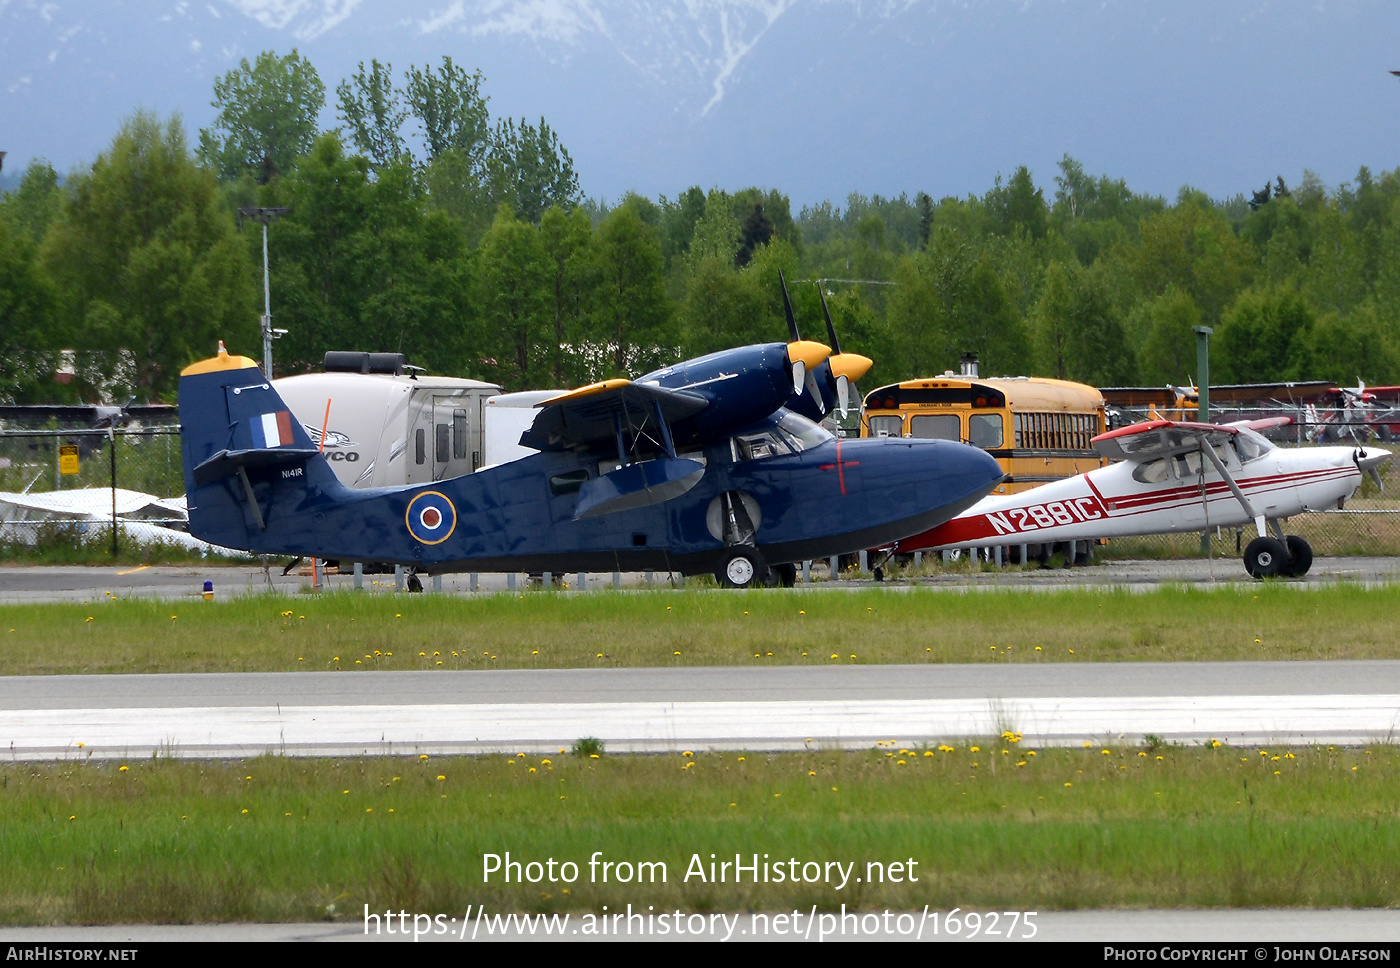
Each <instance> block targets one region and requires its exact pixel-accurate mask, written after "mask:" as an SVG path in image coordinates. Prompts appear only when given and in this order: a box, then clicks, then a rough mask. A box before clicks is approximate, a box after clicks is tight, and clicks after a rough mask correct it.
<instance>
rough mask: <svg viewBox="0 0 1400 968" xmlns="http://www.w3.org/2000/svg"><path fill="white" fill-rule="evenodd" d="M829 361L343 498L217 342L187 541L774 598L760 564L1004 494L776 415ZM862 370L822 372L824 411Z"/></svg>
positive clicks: (582, 404)
mask: <svg viewBox="0 0 1400 968" xmlns="http://www.w3.org/2000/svg"><path fill="white" fill-rule="evenodd" d="M830 352H831V351H830V349H829V348H828V347H827V346H825V345H823V344H820V343H814V342H808V341H803V340H793V341H792V342H790V343H786V344H784V343H768V344H760V345H756V346H746V347H740V348H737V349H730V350H725V351H722V352H719V353H713V354H710V355H708V356H703V357H700V358H698V359H693V360H689V361H686V362H684V363H680V364H677V365H675V366H669V367H666V368H664V369H661V370H657V371H655V372H653V373H649V374H646V375H645V376H642V377H640V378H638V379H636V380H622V379H618V380H608V381H605V382H602V383H596V384H592V385H590V386H586V387H582V388H580V389H577V390H573V391H570V392H567V393H564V394H561V395H559V396H555V397H553V398H551V399H548V400H545V401H543V402H542V403H541V404H539V407H538V409H539V414H538V416H536V418H535V420H534V422H533V424H532V425H531V427H530V429H529V430H528V431H526V432H525V433H524V434H523V435H522V436H521V438H520V443H521V444H522V445H523V446H526V447H529V448H531V449H533V450H535V451H537V453H535V454H533V455H531V456H529V457H526V458H523V459H520V460H515V461H511V462H509V463H506V464H501V465H499V466H496V467H487V468H483V469H481V470H479V471H477V472H476V473H473V474H466V475H464V476H461V477H457V478H453V479H451V480H445V481H438V482H430V483H424V484H409V485H406V486H401V487H387V488H364V489H358V490H352V489H350V488H348V487H346V486H344V485H343V484H341V483H340V482H339V481H338V480H337V479H336V476H335V474H334V473H333V471H332V470H331V468H330V465H329V464H328V463H327V461H326V460H324V458H323V457H322V455H321V454H320V453H318V448H317V447H316V446H314V445H313V444H312V442H311V438H310V437H309V435H308V434H307V433H306V431H305V430H304V428H303V427H302V426H301V425H300V424H299V423H298V422H297V421H296V420H294V419H293V418H292V417H291V414H290V413H289V411H288V409H287V407H286V405H285V404H284V403H283V401H282V400H281V398H280V397H279V395H278V394H277V391H276V390H275V389H274V388H273V387H272V385H271V384H270V383H269V382H268V381H267V379H266V378H265V377H264V375H263V374H262V372H261V371H260V370H259V369H258V368H257V365H256V364H255V363H254V362H253V361H252V360H250V359H248V358H247V357H243V356H234V355H230V354H229V353H228V351H227V350H226V349H224V347H223V345H222V344H220V346H219V352H218V355H217V356H215V357H213V358H211V359H207V360H204V361H202V362H199V363H195V364H193V365H191V366H189V367H187V368H186V369H185V370H184V372H183V374H182V376H181V380H180V422H181V427H182V437H183V440H182V444H183V449H184V469H185V484H186V496H187V500H188V505H189V516H190V531H191V533H193V534H194V535H196V536H197V537H199V538H202V539H204V540H206V541H210V542H213V543H215V544H219V545H223V546H226V547H231V548H239V549H244V550H247V551H250V552H254V553H259V554H278V555H283V554H285V555H305V556H315V557H321V558H333V559H338V560H339V561H341V562H342V564H344V563H345V562H347V561H349V562H354V561H380V562H383V561H387V562H393V563H396V564H402V565H405V566H407V567H408V568H409V569H410V570H411V571H412V572H417V573H426V574H437V573H443V572H451V571H528V572H542V571H553V572H560V573H562V572H568V571H574V570H579V571H612V570H620V571H632V570H639V569H660V570H669V571H672V572H678V573H680V574H700V573H704V572H713V573H714V575H715V577H716V578H717V580H718V581H719V582H720V583H721V584H722V585H724V586H727V587H745V586H748V585H750V584H753V583H764V582H765V581H769V580H771V579H770V574H772V573H773V571H774V570H773V569H771V568H770V566H773V565H776V566H778V567H777V568H776V577H777V580H780V581H781V582H782V583H783V584H790V583H791V582H792V580H793V577H794V575H795V571H796V569H795V567H794V566H793V564H792V563H793V562H796V561H801V560H804V559H809V558H823V557H828V556H832V555H840V554H845V553H850V552H853V551H857V550H859V549H861V548H869V547H873V546H878V545H884V544H888V543H890V542H893V541H896V540H898V539H899V538H902V537H905V536H907V535H910V534H916V533H919V532H922V531H926V530H928V529H929V528H932V527H935V526H936V525H938V524H941V523H942V522H944V521H947V520H948V519H949V518H951V517H953V516H954V515H956V514H958V513H959V512H960V511H962V510H964V509H966V508H967V507H969V506H971V505H972V504H973V503H975V502H976V501H977V500H978V498H980V497H981V496H982V495H983V494H985V493H986V492H987V491H988V490H989V489H990V488H991V487H993V486H994V485H995V484H996V483H997V482H998V481H999V480H1001V477H1002V471H1001V468H1000V467H999V466H998V465H997V463H996V461H994V460H993V459H992V458H991V457H989V456H987V455H986V454H985V453H983V452H982V451H980V450H977V449H975V448H972V447H967V446H965V445H963V444H959V443H953V442H949V441H934V440H911V439H899V438H886V439H871V440H851V441H843V440H841V439H838V438H836V437H833V436H832V435H831V434H830V433H828V432H827V431H826V430H824V429H822V428H821V427H820V426H818V425H817V424H815V423H814V422H812V421H811V420H809V419H807V418H805V417H803V416H801V415H800V414H798V413H794V412H793V411H791V410H789V409H787V408H786V406H785V405H786V404H789V403H790V402H792V401H793V398H794V396H800V395H801V394H802V393H803V390H804V388H806V389H807V391H808V393H811V391H812V385H811V384H809V383H808V380H807V376H808V374H809V373H814V372H816V373H821V371H820V369H819V368H821V367H823V366H824V365H825V364H826V363H827V360H828V357H829V356H830ZM841 362H842V361H838V364H840V363H841ZM858 368H859V367H858V366H857V367H854V368H853V369H852V370H851V371H849V372H847V373H845V374H840V373H838V374H835V375H833V376H832V378H831V379H830V380H829V381H828V380H826V379H825V373H821V375H822V377H823V379H822V381H821V382H817V383H816V394H813V395H814V396H816V395H820V396H821V397H822V401H821V405H822V407H823V409H829V407H830V405H831V404H833V403H834V404H838V405H839V403H840V402H841V401H840V399H839V398H840V393H839V386H838V384H839V383H840V378H841V376H842V375H846V376H847V377H848V379H849V378H850V372H854V369H858ZM843 369H844V367H843ZM830 370H831V368H830V367H829V366H828V367H827V371H828V372H829V371H830ZM814 382H815V381H814ZM823 384H825V386H824V385H823ZM828 393H829V394H830V396H828V395H827V394H828ZM814 403H815V401H814ZM411 584H412V583H411Z"/></svg>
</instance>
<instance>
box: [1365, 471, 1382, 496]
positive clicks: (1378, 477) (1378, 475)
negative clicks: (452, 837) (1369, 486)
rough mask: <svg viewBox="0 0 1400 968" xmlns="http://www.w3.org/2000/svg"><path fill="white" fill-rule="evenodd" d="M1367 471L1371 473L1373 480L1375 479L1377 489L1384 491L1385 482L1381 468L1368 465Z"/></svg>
mask: <svg viewBox="0 0 1400 968" xmlns="http://www.w3.org/2000/svg"><path fill="white" fill-rule="evenodd" d="M1366 473H1367V474H1369V475H1371V480H1373V481H1375V482H1376V490H1378V491H1384V490H1385V482H1384V481H1382V480H1381V472H1380V470H1379V468H1375V467H1368V468H1366Z"/></svg>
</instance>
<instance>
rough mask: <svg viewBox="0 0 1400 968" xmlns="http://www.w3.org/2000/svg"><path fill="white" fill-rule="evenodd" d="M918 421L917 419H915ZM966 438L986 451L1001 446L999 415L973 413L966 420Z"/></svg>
mask: <svg viewBox="0 0 1400 968" xmlns="http://www.w3.org/2000/svg"><path fill="white" fill-rule="evenodd" d="M915 419H916V420H917V419H918V418H917V417H916V418H915ZM967 436H968V439H969V440H970V441H971V443H972V446H974V447H981V448H982V449H983V450H987V449H988V448H991V447H1000V446H1001V437H1002V428H1001V414H999V413H974V414H973V415H972V416H971V417H969V418H968V420H967Z"/></svg>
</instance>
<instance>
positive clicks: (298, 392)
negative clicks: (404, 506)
mask: <svg viewBox="0 0 1400 968" xmlns="http://www.w3.org/2000/svg"><path fill="white" fill-rule="evenodd" d="M407 369H408V368H406V367H405V366H404V358H403V356H402V354H399V353H342V352H332V353H327V354H326V372H324V373H307V374H303V375H301V376H289V377H283V378H282V379H279V380H274V381H273V385H274V386H276V388H277V392H278V393H279V394H280V395H281V397H282V399H283V400H284V401H286V403H287V406H288V407H289V408H291V411H292V415H293V416H294V417H295V418H296V420H297V422H298V423H300V424H301V425H302V426H303V427H305V428H306V432H307V434H308V435H310V437H311V440H312V442H313V443H316V444H318V445H320V446H322V448H323V452H324V454H325V456H326V458H327V459H328V460H329V461H330V464H331V467H332V468H334V470H335V475H336V477H337V478H339V479H340V481H341V483H343V484H346V485H349V486H350V487H389V486H394V485H399V484H426V483H428V482H431V481H442V480H447V479H448V478H452V477H460V476H462V475H463V474H470V473H472V472H473V471H475V470H478V469H480V468H481V467H483V466H484V465H485V464H486V463H487V462H488V461H487V455H486V439H485V411H486V401H487V399H489V398H490V397H493V396H496V395H498V394H499V393H500V392H501V388H500V387H498V386H496V385H495V384H494V383H483V382H482V381H480V380H464V379H459V378H456V377H447V376H428V375H426V374H420V373H417V372H414V371H411V370H410V371H408V372H405V370H407ZM322 428H324V429H325V442H324V444H322V441H321V437H322ZM518 437H519V435H517V439H518Z"/></svg>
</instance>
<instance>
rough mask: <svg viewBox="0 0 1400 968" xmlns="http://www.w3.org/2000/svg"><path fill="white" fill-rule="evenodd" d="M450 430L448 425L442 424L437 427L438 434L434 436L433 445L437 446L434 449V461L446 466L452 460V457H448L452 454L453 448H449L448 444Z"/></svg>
mask: <svg viewBox="0 0 1400 968" xmlns="http://www.w3.org/2000/svg"><path fill="white" fill-rule="evenodd" d="M449 429H450V428H449V427H448V425H447V424H445V423H440V424H438V425H437V428H436V430H437V432H436V433H435V434H434V435H433V443H434V444H435V445H436V446H434V448H433V451H434V456H433V459H434V460H435V461H436V462H437V463H439V464H446V463H447V462H448V461H449V460H451V459H452V458H451V457H450V456H448V455H450V454H451V453H452V448H451V447H450V446H448V443H447V435H448V431H449Z"/></svg>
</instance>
